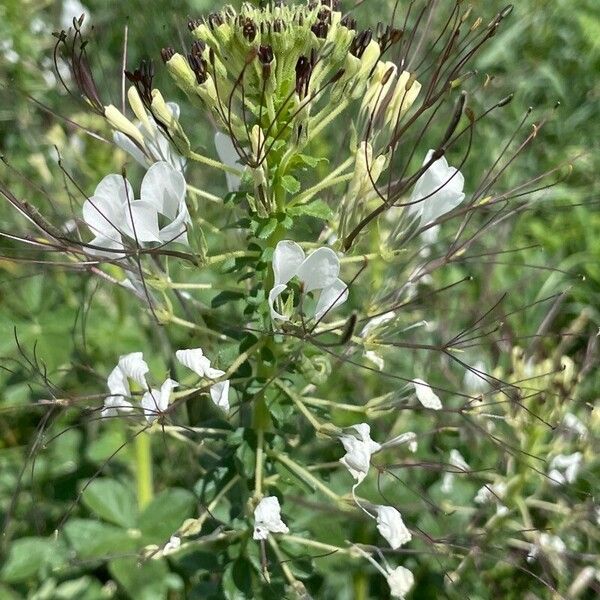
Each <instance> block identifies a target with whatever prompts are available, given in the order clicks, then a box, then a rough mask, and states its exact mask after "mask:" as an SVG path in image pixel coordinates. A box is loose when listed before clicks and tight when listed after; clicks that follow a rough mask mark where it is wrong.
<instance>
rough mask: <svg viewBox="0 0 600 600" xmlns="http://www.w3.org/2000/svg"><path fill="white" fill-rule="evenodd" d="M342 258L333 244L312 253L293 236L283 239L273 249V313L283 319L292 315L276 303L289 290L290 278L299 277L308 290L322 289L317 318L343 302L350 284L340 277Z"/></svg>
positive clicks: (303, 289) (270, 298) (316, 312)
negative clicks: (301, 246) (334, 249)
mask: <svg viewBox="0 0 600 600" xmlns="http://www.w3.org/2000/svg"><path fill="white" fill-rule="evenodd" d="M339 272H340V260H339V258H338V257H337V255H336V253H335V252H334V251H333V250H332V249H331V248H318V249H317V250H315V251H314V252H312V253H311V254H310V255H309V256H308V257H306V256H305V254H304V250H302V248H300V246H298V244H296V242H292V241H289V240H284V241H282V242H279V243H278V244H277V246H276V248H275V251H274V252H273V273H274V274H275V283H274V286H273V289H272V290H271V291H270V292H269V307H270V308H271V317H272V318H273V319H279V320H281V321H288V320H289V318H288V317H286V316H285V315H282V314H280V313H278V312H277V311H276V310H275V308H274V307H273V304H274V303H275V300H277V298H278V297H279V296H280V295H281V294H282V293H283V292H284V291H285V289H286V288H287V284H288V283H289V281H290V280H291V279H292V278H294V277H297V278H298V279H299V280H300V281H301V282H302V284H303V287H302V291H303V292H304V293H308V292H312V291H316V290H320V291H321V293H320V296H319V300H318V301H317V306H316V309H315V319H317V320H319V319H320V318H321V317H323V315H325V313H327V312H329V311H330V310H333V309H334V308H336V307H337V306H339V305H340V304H343V303H344V302H345V301H346V300H347V298H348V286H347V285H346V284H345V283H344V282H343V281H342V280H341V279H338V275H339Z"/></svg>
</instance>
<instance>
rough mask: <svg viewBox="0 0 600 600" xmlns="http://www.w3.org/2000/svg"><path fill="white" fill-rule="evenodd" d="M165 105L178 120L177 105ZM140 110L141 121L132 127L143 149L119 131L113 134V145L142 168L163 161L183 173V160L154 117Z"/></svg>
mask: <svg viewBox="0 0 600 600" xmlns="http://www.w3.org/2000/svg"><path fill="white" fill-rule="evenodd" d="M140 104H141V102H140ZM166 105H167V108H168V110H169V111H170V112H171V115H173V117H174V118H175V119H176V120H178V119H179V105H178V104H176V103H175V102H167V103H166ZM140 110H142V112H143V114H140V116H141V117H143V120H141V121H135V123H134V125H135V126H136V127H137V128H138V130H139V131H140V133H141V135H142V138H143V141H144V149H143V150H142V149H141V148H140V147H139V146H138V145H137V144H136V143H135V142H134V141H133V140H131V138H130V137H129V136H127V135H125V134H124V133H122V132H121V131H115V132H114V133H113V140H114V142H115V144H117V146H119V148H121V149H122V150H124V151H125V152H127V154H129V155H130V156H131V157H132V158H133V159H135V161H136V162H138V163H139V164H140V165H142V167H148V166H149V165H152V164H153V163H155V162H160V161H165V162H167V163H168V164H169V165H171V167H173V168H174V169H175V170H176V171H179V172H181V173H183V171H184V170H185V165H186V160H185V158H184V157H183V156H181V155H180V154H179V153H178V152H177V150H175V149H174V148H173V146H172V145H171V142H170V141H169V139H168V138H167V137H166V136H165V134H164V133H163V132H162V131H161V129H160V128H159V127H158V125H157V124H156V121H155V120H154V117H152V115H150V114H148V113H146V110H145V109H144V108H140Z"/></svg>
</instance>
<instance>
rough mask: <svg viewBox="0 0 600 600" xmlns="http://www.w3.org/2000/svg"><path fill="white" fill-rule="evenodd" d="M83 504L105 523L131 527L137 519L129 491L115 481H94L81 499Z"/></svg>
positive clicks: (134, 503)
mask: <svg viewBox="0 0 600 600" xmlns="http://www.w3.org/2000/svg"><path fill="white" fill-rule="evenodd" d="M81 499H82V500H83V503H84V504H85V505H86V506H87V507H88V508H89V509H90V510H91V511H92V512H93V513H94V514H95V515H97V516H99V517H100V518H101V519H104V520H105V521H108V522H110V523H114V524H115V525H120V526H121V527H133V526H134V525H135V520H136V517H137V507H136V502H135V496H134V494H133V492H132V491H131V489H130V488H129V487H127V486H126V485H124V484H123V483H121V482H120V481H116V480H115V479H108V478H102V479H95V480H94V481H92V483H90V485H89V486H88V487H87V489H86V490H85V492H83V496H82V498H81Z"/></svg>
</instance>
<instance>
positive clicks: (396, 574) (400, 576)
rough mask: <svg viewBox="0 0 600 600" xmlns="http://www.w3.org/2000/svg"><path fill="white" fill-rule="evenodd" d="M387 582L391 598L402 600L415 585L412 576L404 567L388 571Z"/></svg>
mask: <svg viewBox="0 0 600 600" xmlns="http://www.w3.org/2000/svg"><path fill="white" fill-rule="evenodd" d="M387 582H388V585H389V586H390V594H391V595H392V598H401V599H404V597H405V596H406V594H408V592H410V590H411V588H412V586H413V585H414V583H415V578H414V575H413V574H412V573H411V572H410V571H409V570H408V569H407V568H405V567H396V568H395V569H394V570H393V571H389V572H388V575H387Z"/></svg>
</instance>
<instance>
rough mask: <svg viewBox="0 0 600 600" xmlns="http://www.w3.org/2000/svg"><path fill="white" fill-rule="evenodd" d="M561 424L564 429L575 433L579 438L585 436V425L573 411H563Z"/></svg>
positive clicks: (586, 431)
mask: <svg viewBox="0 0 600 600" xmlns="http://www.w3.org/2000/svg"><path fill="white" fill-rule="evenodd" d="M563 425H564V426H565V429H567V430H568V431H571V432H573V433H575V434H577V435H578V436H579V437H580V438H581V439H583V438H585V437H587V434H588V429H587V427H586V426H585V425H584V424H583V423H582V422H581V421H580V420H579V419H578V418H577V417H576V416H575V415H574V414H573V413H570V412H568V413H565V416H564V418H563Z"/></svg>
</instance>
